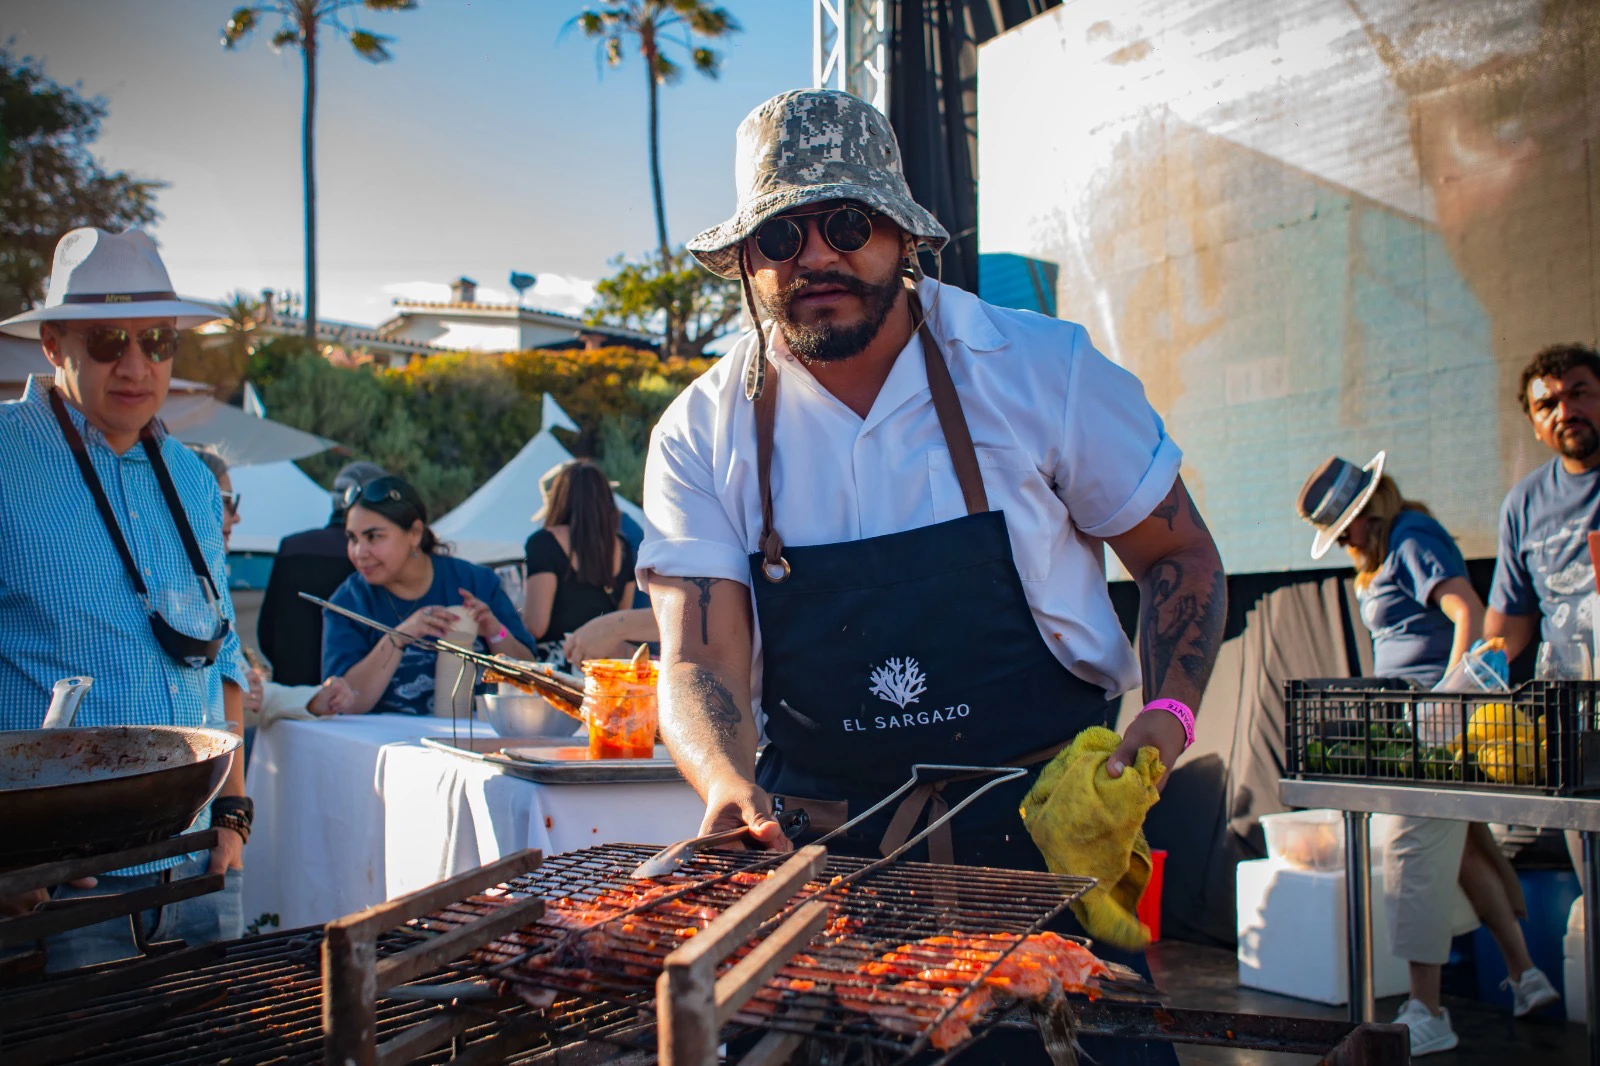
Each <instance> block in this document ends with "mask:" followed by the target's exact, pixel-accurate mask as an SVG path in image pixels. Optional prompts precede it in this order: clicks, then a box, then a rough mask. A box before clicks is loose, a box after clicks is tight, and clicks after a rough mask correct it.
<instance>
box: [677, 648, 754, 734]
mask: <svg viewBox="0 0 1600 1066" xmlns="http://www.w3.org/2000/svg"><path fill="white" fill-rule="evenodd" d="M689 691H690V693H691V695H692V697H693V699H694V702H695V703H696V704H697V705H698V706H699V707H700V708H701V709H702V710H703V711H704V712H705V719H706V724H707V725H709V726H710V727H711V731H712V733H714V734H715V735H716V737H717V739H718V740H720V741H722V742H723V743H725V744H732V743H734V742H735V741H736V740H738V738H739V723H740V722H741V721H743V719H744V714H743V712H741V711H740V710H739V705H738V704H737V703H735V702H734V699H733V693H731V692H729V691H728V686H726V685H724V684H723V683H722V681H721V679H719V678H718V677H717V675H716V674H714V673H712V672H711V671H710V670H707V669H706V668H705V667H703V666H697V667H695V668H694V670H693V672H692V673H691V674H690V675H689Z"/></svg>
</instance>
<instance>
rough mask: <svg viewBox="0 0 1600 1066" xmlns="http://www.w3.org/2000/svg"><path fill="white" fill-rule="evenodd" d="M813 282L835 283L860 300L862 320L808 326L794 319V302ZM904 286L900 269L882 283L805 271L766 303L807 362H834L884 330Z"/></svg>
mask: <svg viewBox="0 0 1600 1066" xmlns="http://www.w3.org/2000/svg"><path fill="white" fill-rule="evenodd" d="M814 285H835V286H838V287H839V288H841V289H844V290H846V291H847V292H849V293H850V294H851V295H853V296H855V297H856V298H857V299H859V300H860V301H861V310H862V314H861V320H860V321H858V322H856V323H854V324H851V325H844V324H840V323H836V322H830V321H828V320H827V319H826V318H825V319H824V320H823V321H820V322H817V323H815V324H811V325H807V324H805V323H803V322H797V321H795V319H794V317H793V314H792V313H791V310H790V308H791V305H792V304H793V302H794V301H795V299H796V298H798V297H800V296H803V295H805V292H806V290H807V289H808V288H810V287H812V286H814ZM902 288H903V286H902V285H901V283H900V275H899V273H898V272H895V273H892V274H890V275H889V277H888V279H887V280H885V281H883V282H882V283H881V284H877V285H874V284H872V283H871V282H867V281H862V280H861V279H860V278H854V277H851V276H849V275H848V274H840V273H836V272H833V271H822V272H818V273H811V274H805V275H802V276H801V277H798V278H796V279H795V280H794V281H792V282H790V283H789V284H788V285H785V286H784V287H783V288H781V289H779V290H778V291H777V292H775V293H773V295H772V298H771V299H770V300H767V301H764V302H765V303H767V306H768V309H769V310H770V311H771V312H772V317H773V319H774V320H775V321H776V322H777V323H778V328H779V329H781V330H782V331H783V339H784V340H785V341H787V342H788V344H789V350H790V351H792V352H793V353H794V354H795V355H798V356H799V357H800V358H801V359H803V360H805V361H806V362H808V363H833V362H839V361H840V360H844V359H849V358H851V357H853V356H857V355H860V354H861V353H862V352H863V351H864V350H865V349H866V347H867V345H869V344H871V343H872V339H873V338H874V337H876V336H877V335H878V331H879V330H881V329H883V324H884V322H886V321H887V320H888V318H889V312H890V311H892V310H894V302H895V300H896V298H898V297H899V295H900V290H901V289H902Z"/></svg>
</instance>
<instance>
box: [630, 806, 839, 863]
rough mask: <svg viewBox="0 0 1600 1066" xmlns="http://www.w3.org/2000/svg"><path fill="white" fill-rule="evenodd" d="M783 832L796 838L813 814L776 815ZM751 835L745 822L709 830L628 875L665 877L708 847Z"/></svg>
mask: <svg viewBox="0 0 1600 1066" xmlns="http://www.w3.org/2000/svg"><path fill="white" fill-rule="evenodd" d="M773 820H774V821H776V822H777V823H778V825H779V827H780V828H782V829H783V835H784V836H786V837H788V838H789V839H790V840H793V839H794V838H795V837H797V836H799V835H800V834H801V833H804V832H805V831H806V830H807V829H809V828H810V827H811V816H810V815H809V814H807V813H806V812H805V811H804V810H803V809H796V810H792V811H782V812H780V813H779V814H777V815H775V816H774V818H773ZM749 834H750V827H749V826H747V825H742V826H740V827H739V828H738V829H728V830H724V831H723V832H721V833H710V834H708V835H706V836H703V837H694V838H693V839H691V840H680V841H678V842H677V843H676V844H669V845H668V846H667V847H665V848H662V849H661V850H660V851H658V852H656V853H655V854H654V855H652V856H650V857H649V858H648V859H646V860H645V861H644V862H641V863H640V864H639V865H638V866H637V867H636V868H635V869H634V871H633V873H631V874H629V875H628V876H629V877H632V878H634V879H638V878H644V877H665V876H666V875H667V874H670V873H671V872H672V871H674V870H676V869H677V868H678V867H680V866H682V865H683V864H684V863H686V862H688V861H689V860H690V859H692V858H694V856H695V853H696V852H699V851H704V850H705V849H706V848H714V847H716V846H717V845H718V844H731V843H733V842H734V841H735V840H742V839H744V838H745V837H746V836H748V835H749Z"/></svg>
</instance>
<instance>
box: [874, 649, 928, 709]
mask: <svg viewBox="0 0 1600 1066" xmlns="http://www.w3.org/2000/svg"><path fill="white" fill-rule="evenodd" d="M927 680H928V675H926V674H924V673H923V672H922V667H920V666H918V665H917V660H915V659H910V658H907V659H890V660H889V661H888V662H886V663H884V664H883V665H882V666H880V667H878V668H877V669H876V670H874V671H872V688H871V689H869V690H868V691H870V692H871V693H872V694H873V695H874V696H876V697H878V698H879V699H880V700H888V701H889V702H890V703H892V704H894V705H895V706H896V707H899V708H902V709H904V708H905V706H906V704H908V703H916V702H917V697H918V696H920V695H922V694H923V693H924V692H926V691H927V688H928V686H927V684H926V682H927Z"/></svg>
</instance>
